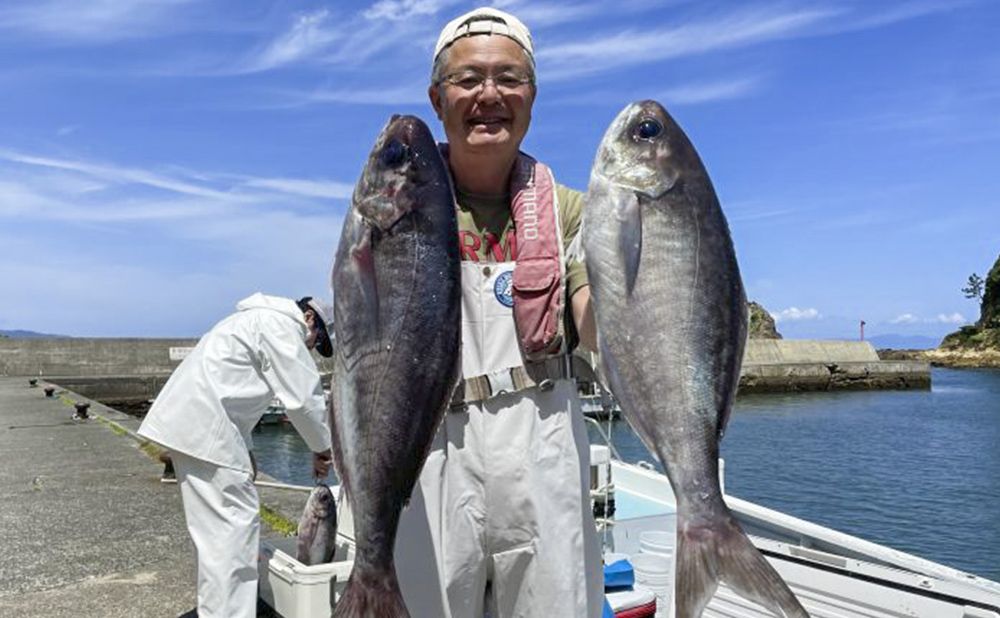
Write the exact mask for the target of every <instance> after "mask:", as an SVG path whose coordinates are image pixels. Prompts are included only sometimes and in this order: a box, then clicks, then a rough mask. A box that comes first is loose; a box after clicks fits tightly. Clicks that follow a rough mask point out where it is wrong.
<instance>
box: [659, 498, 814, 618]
mask: <svg viewBox="0 0 1000 618" xmlns="http://www.w3.org/2000/svg"><path fill="white" fill-rule="evenodd" d="M676 568H677V576H676V586H675V589H674V599H675V601H674V602H675V604H676V608H675V609H676V618H698V617H699V616H701V612H702V610H703V609H705V606H706V605H708V602H709V601H711V600H712V596H713V595H714V594H715V590H716V588H717V587H718V585H719V582H720V581H722V582H725V583H726V584H727V585H728V586H729V587H730V588H732V589H733V590H734V591H735V592H736V593H737V594H739V595H740V596H742V597H744V598H747V599H749V600H751V601H754V602H755V603H758V604H760V605H763V606H764V607H766V608H768V609H769V610H771V612H772V613H774V615H775V616H778V617H779V618H809V614H808V613H807V612H806V610H805V608H803V607H802V604H801V603H799V601H798V599H796V598H795V595H794V594H793V593H792V591H791V589H789V588H788V585H787V584H786V583H785V581H784V580H783V579H781V576H780V575H778V572H777V571H775V570H774V567H772V566H771V565H770V563H768V561H767V560H765V559H764V556H763V555H762V554H761V553H760V551H758V550H757V548H756V547H754V546H753V543H751V542H750V539H748V538H747V536H746V534H744V532H743V530H742V529H741V528H740V526H739V524H738V523H736V520H735V519H733V517H732V515H730V514H729V513H728V512H727V513H726V515H725V516H724V517H720V518H719V519H717V520H716V521H713V522H711V523H710V524H707V525H704V526H699V525H685V524H684V523H683V522H682V521H680V520H679V521H678V530H677V567H676Z"/></svg>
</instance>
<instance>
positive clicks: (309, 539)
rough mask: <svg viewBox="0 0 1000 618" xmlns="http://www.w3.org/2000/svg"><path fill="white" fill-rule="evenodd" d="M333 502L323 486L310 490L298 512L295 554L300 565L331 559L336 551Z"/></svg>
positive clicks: (335, 525) (335, 515)
mask: <svg viewBox="0 0 1000 618" xmlns="http://www.w3.org/2000/svg"><path fill="white" fill-rule="evenodd" d="M336 541H337V503H336V501H335V500H334V499H333V492H331V491H330V488H329V487H328V486H327V485H326V484H325V483H319V484H318V485H316V487H314V488H313V490H312V493H310V494H309V499H308V500H307V501H306V508H305V509H303V511H302V518H301V519H299V529H298V553H297V554H296V558H297V559H298V561H299V562H301V563H302V564H305V565H307V566H312V565H315V564H324V563H327V562H330V561H331V560H333V553H334V552H335V551H336V549H337V544H336Z"/></svg>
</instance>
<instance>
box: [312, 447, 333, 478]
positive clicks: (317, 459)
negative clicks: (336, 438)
mask: <svg viewBox="0 0 1000 618" xmlns="http://www.w3.org/2000/svg"><path fill="white" fill-rule="evenodd" d="M331 463H333V454H332V453H330V449H326V450H325V451H323V452H322V453H313V476H315V477H316V478H318V479H325V478H326V475H328V474H330V464H331Z"/></svg>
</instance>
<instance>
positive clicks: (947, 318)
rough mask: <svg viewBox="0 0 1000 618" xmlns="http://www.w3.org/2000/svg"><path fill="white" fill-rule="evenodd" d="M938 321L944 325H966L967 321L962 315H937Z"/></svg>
mask: <svg viewBox="0 0 1000 618" xmlns="http://www.w3.org/2000/svg"><path fill="white" fill-rule="evenodd" d="M937 321H938V322H941V323H942V324H965V322H966V319H965V317H964V316H963V315H962V314H961V313H957V312H956V313H951V314H945V313H939V314H938V315H937Z"/></svg>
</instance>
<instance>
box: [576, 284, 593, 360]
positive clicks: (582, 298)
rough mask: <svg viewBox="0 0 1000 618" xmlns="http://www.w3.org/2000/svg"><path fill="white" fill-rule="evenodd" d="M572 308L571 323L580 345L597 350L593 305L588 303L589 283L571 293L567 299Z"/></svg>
mask: <svg viewBox="0 0 1000 618" xmlns="http://www.w3.org/2000/svg"><path fill="white" fill-rule="evenodd" d="M569 302H570V305H572V310H573V323H574V324H576V332H577V334H578V335H579V336H580V345H582V346H583V347H585V348H587V349H588V350H590V351H591V352H596V351H597V324H596V323H595V322H594V307H593V305H591V304H590V285H589V284H588V285H585V286H583V287H581V288H580V289H578V290H577V291H576V292H574V293H573V296H572V298H570V299H569Z"/></svg>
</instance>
